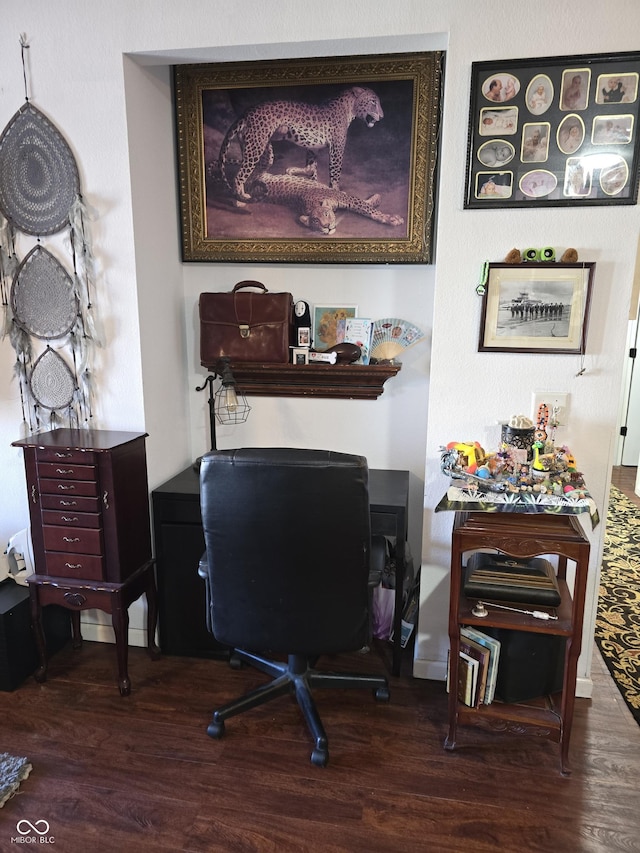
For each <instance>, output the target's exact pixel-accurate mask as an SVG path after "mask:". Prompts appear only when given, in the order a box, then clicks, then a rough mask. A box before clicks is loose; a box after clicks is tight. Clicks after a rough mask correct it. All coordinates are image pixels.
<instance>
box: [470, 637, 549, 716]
mask: <svg viewBox="0 0 640 853" xmlns="http://www.w3.org/2000/svg"><path fill="white" fill-rule="evenodd" d="M483 631H484V633H485V634H489V635H490V636H491V637H495V639H496V640H500V658H499V660H498V676H497V681H496V694H495V698H496V699H501V700H502V701H503V702H526V701H527V700H529V699H536V698H537V697H538V696H545V695H547V694H549V693H558V692H559V691H561V690H562V679H563V676H564V652H565V644H566V638H565V637H559V636H557V635H554V634H534V633H532V632H530V631H513V630H510V629H507V628H489V627H488V628H483Z"/></svg>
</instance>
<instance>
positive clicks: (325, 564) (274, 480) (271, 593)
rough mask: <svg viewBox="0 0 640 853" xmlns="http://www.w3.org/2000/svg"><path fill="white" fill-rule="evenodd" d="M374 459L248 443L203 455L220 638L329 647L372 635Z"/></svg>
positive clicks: (256, 647) (261, 645)
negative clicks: (371, 488)
mask: <svg viewBox="0 0 640 853" xmlns="http://www.w3.org/2000/svg"><path fill="white" fill-rule="evenodd" d="M368 481H369V472H368V467H367V460H366V459H365V458H364V457H362V456H352V455H348V454H343V453H334V452H332V451H324V450H300V449H292V448H246V449H243V450H225V451H213V452H211V453H208V454H206V455H205V456H204V457H203V459H202V465H201V468H200V501H201V509H202V522H203V527H204V536H205V544H206V549H207V564H208V571H209V598H210V604H209V606H210V615H211V624H212V628H213V633H214V635H215V637H216V639H217V640H218V641H219V642H221V643H224V644H227V645H229V646H234V647H238V648H244V649H246V650H250V651H255V652H257V651H260V652H267V651H272V652H277V653H285V654H307V655H313V654H322V653H326V654H330V653H334V652H339V651H353V650H355V649H358V648H360V647H361V646H363V645H364V644H365V643H366V642H367V637H368V625H369V614H368V577H369V551H370V547H371V526H370V525H371V522H370V516H369V490H368Z"/></svg>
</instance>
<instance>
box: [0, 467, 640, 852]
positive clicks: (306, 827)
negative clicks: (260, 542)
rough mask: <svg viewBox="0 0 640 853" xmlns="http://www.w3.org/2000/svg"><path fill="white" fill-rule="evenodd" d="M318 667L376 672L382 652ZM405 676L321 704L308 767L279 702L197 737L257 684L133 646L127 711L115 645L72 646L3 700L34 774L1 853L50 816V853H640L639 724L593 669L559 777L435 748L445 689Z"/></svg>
mask: <svg viewBox="0 0 640 853" xmlns="http://www.w3.org/2000/svg"><path fill="white" fill-rule="evenodd" d="M633 476H634V481H635V469H634V475H633ZM639 503H640V500H639ZM409 658H410V656H409ZM329 664H330V665H331V666H333V667H334V668H336V669H338V668H343V669H352V670H359V671H380V670H386V656H385V660H383V656H381V654H380V650H379V649H374V650H373V651H372V652H371V653H370V654H368V655H359V654H356V655H350V656H342V657H340V658H336V659H335V660H332V661H329ZM405 669H406V670H407V671H406V673H405V674H403V675H402V676H401V677H399V678H391V679H390V684H391V702H390V703H389V704H379V703H376V702H374V700H373V698H372V696H371V694H370V692H369V691H368V690H365V691H358V690H354V691H334V690H327V691H322V692H320V693H318V694H316V695H317V704H318V707H319V709H320V713H321V715H322V718H323V721H324V724H325V727H326V729H327V733H328V736H329V744H330V760H329V765H328V766H327V767H326V768H318V767H315V766H314V765H312V764H311V762H310V751H311V744H310V740H309V737H308V734H307V730H306V728H305V726H304V724H303V723H302V720H301V716H300V713H299V711H298V708H297V705H296V704H295V702H294V701H293V700H290V699H287V698H283V699H279V700H276V701H275V702H273V703H271V704H270V705H267V706H263V707H262V708H258V709H254V710H252V711H249V712H247V713H245V714H243V715H241V716H238V717H235V718H233V719H231V720H229V721H228V722H227V732H226V735H225V737H224V738H223V739H222V740H220V741H214V740H212V739H211V738H209V737H208V736H207V734H206V727H207V724H208V722H209V719H210V714H211V711H212V709H213V708H214V707H215V706H216V704H221V703H222V702H225V701H227V700H228V699H230V698H232V697H234V696H235V695H237V694H239V693H241V692H243V691H244V689H246V688H249V687H251V686H255V685H257V684H259V683H261V682H262V681H263V680H264V679H265V676H262V675H260V674H258V673H257V672H256V671H255V670H252V669H250V668H247V669H243V670H242V671H240V672H237V671H234V670H232V669H231V668H230V667H229V666H228V664H227V663H226V662H224V661H207V660H195V659H191V658H178V657H164V658H161V659H160V660H158V661H151V660H150V659H149V658H148V657H147V655H146V653H145V651H144V650H143V649H137V648H134V649H131V652H130V675H131V678H132V682H133V688H132V693H131V695H130V696H129V697H127V698H121V697H120V695H119V693H118V690H117V687H116V660H115V649H114V647H113V646H110V645H107V644H98V643H85V644H84V646H83V648H82V649H81V650H78V651H74V650H73V649H72V648H70V647H66V648H65V649H63V650H62V651H61V652H59V653H58V654H57V655H55V656H54V657H53V658H52V660H51V662H50V668H49V679H48V681H47V682H46V683H45V684H42V685H40V684H37V683H36V682H35V681H34V680H33V679H31V678H30V679H28V680H27V681H26V682H25V683H24V684H23V685H22V686H21V687H20V688H18V689H17V690H16V691H14V692H13V693H0V718H1V719H2V725H1V727H0V752H10V753H13V754H18V755H26V756H28V758H29V759H30V761H31V762H32V764H33V771H32V773H31V776H30V777H29V778H28V779H27V780H26V781H25V782H23V783H22V785H21V787H20V792H19V794H18V795H17V796H15V797H14V798H13V799H12V800H10V801H9V802H7V803H6V805H5V806H4V808H2V809H1V810H0V850H2V851H5V850H9V849H17V847H14V845H15V843H16V842H12V840H11V839H12V838H17V837H18V836H19V833H18V830H17V824H18V822H19V821H21V820H25V821H30V822H31V824H37V822H38V821H42V820H46V821H47V822H48V823H49V827H50V828H49V837H51V838H53V840H54V843H55V848H53V849H55V850H57V851H58V852H59V853H61V851H72V853H78V851H85V850H87V851H98V852H99V853H110V852H111V851H113V853H128V851H131V853H143V851H214V853H217V851H220V853H233V851H270V853H289V851H310V853H316V851H317V853H333V851H341V853H342V851H344V853H395V851H398V853H421V851H425V853H427V851H429V853H439V851H447V853H466V851H473V853H485V851H486V853H489V851H491V853H496V851H504V853H522V851H540V853H542V851H545V853H547V852H548V851H554V853H557V851H561V852H562V853H564V852H565V851H566V853H594V852H595V851H601V853H605V851H606V853H613V851H625V853H629V851H640V808H639V804H640V800H639V794H638V791H639V790H640V727H639V726H638V725H637V724H636V723H635V722H634V721H633V718H632V717H631V715H630V713H629V711H628V709H627V708H626V706H625V704H624V702H623V700H622V698H621V696H620V694H619V693H618V690H617V689H616V687H615V685H614V684H613V682H612V680H611V678H610V677H609V675H608V673H607V670H606V668H605V666H604V664H603V663H602V660H601V658H600V657H599V655H596V657H595V659H594V668H593V679H594V696H593V699H590V700H588V699H578V700H577V701H576V713H575V719H574V726H573V734H572V739H571V753H570V754H571V760H572V767H573V774H572V776H571V777H569V778H563V777H562V776H561V775H560V773H559V761H558V747H557V746H556V745H555V744H552V743H549V742H547V741H537V740H533V739H525V738H520V737H514V736H510V735H496V734H488V733H484V732H481V731H480V730H478V729H472V728H462V729H460V730H459V734H458V749H457V750H456V751H455V752H453V753H449V752H445V751H444V750H443V746H442V745H443V741H444V738H445V735H446V728H447V726H446V710H447V709H446V693H445V689H444V685H443V684H441V683H437V682H430V681H422V680H417V679H413V678H412V677H411V676H410V674H409V673H410V660H407V661H406V667H405ZM20 826H21V828H22V829H25V826H26V825H25V824H21V825H20ZM39 826H43V824H39ZM32 834H33V833H32ZM33 846H34V845H33V844H32V847H33ZM38 846H39V847H40V844H38Z"/></svg>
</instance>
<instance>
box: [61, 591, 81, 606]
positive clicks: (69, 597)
mask: <svg viewBox="0 0 640 853" xmlns="http://www.w3.org/2000/svg"><path fill="white" fill-rule="evenodd" d="M63 598H64V600H65V601H66V602H67V604H71V605H73V607H82V605H83V604H84V603H85V601H86V600H87V596H86V595H83V594H82V593H81V592H65V594H64V596H63Z"/></svg>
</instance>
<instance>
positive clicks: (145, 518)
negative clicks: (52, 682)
mask: <svg viewBox="0 0 640 853" xmlns="http://www.w3.org/2000/svg"><path fill="white" fill-rule="evenodd" d="M145 437H146V434H145V433H131V432H116V431H110V430H80V429H78V430H76V429H55V430H51V431H49V432H41V433H37V434H34V435H31V436H28V437H27V438H25V439H21V440H19V441H15V442H13V445H14V446H15V447H21V448H22V449H23V452H24V463H25V470H26V478H27V490H28V498H29V512H30V517H31V538H32V542H33V554H34V561H35V574H34V575H32V576H31V577H30V578H29V586H30V593H31V604H32V615H33V621H34V628H35V630H36V641H37V643H38V647H39V650H40V657H41V667H40V669H39V670H38V671H37V673H36V678H38V679H39V680H41V681H43V680H44V679H45V678H46V649H45V645H44V636H43V633H42V622H41V608H42V606H43V605H46V604H60V605H62V606H63V607H66V608H68V609H69V610H70V611H71V612H72V624H73V629H74V630H73V636H74V643H75V645H76V646H79V645H80V643H81V636H80V616H79V612H80V611H81V610H87V609H91V608H97V609H99V610H104V611H105V612H107V613H110V614H111V616H112V622H113V628H114V632H115V639H116V646H117V652H118V664H119V679H118V681H119V687H120V692H121V693H122V694H123V695H126V694H128V693H129V691H130V686H131V685H130V681H129V677H128V673H127V647H128V643H127V634H128V626H129V617H128V607H129V605H130V604H131V603H132V602H133V601H135V600H136V599H137V598H139V597H140V596H141V595H142V594H143V593H145V594H146V596H147V602H148V623H147V629H148V644H149V651H150V652H151V653H152V654H153V655H155V654H156V653H157V648H156V646H155V639H154V637H155V626H156V619H157V595H156V587H155V579H154V571H153V569H154V566H153V561H152V559H151V525H150V518H149V490H148V485H147V463H146V453H145Z"/></svg>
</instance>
